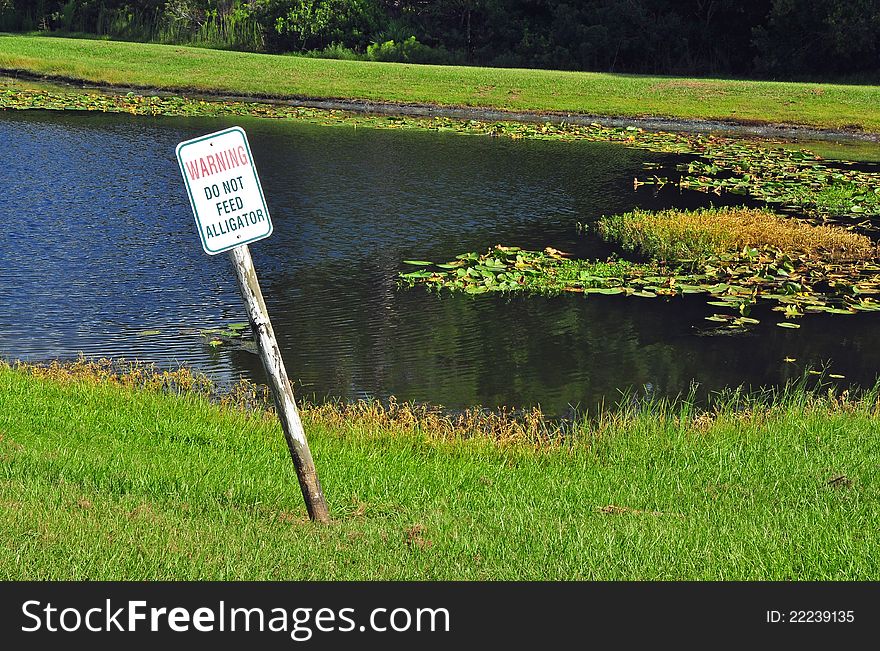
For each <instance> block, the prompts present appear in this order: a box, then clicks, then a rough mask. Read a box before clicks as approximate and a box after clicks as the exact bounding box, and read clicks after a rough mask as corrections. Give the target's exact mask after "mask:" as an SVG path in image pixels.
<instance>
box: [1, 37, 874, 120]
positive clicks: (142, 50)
mask: <svg viewBox="0 0 880 651" xmlns="http://www.w3.org/2000/svg"><path fill="white" fill-rule="evenodd" d="M0 68H2V69H7V70H22V71H28V72H32V73H36V74H41V75H56V76H62V77H69V78H74V79H79V80H84V81H89V82H95V83H100V84H116V85H136V86H145V87H154V88H162V89H175V90H183V89H190V90H201V91H209V92H220V93H230V94H236V95H255V96H270V97H310V98H340V99H359V100H373V101H387V102H398V103H419V104H436V105H445V106H469V107H488V108H498V109H504V110H519V111H535V112H563V113H569V112H570V113H585V114H593V115H606V116H627V117H636V116H642V117H644V116H662V117H672V118H696V119H713V120H733V121H738V122H745V123H784V124H791V125H806V126H812V127H820V128H831V129H840V128H855V129H863V130H865V131H870V132H880V108H878V107H880V87H877V86H859V85H834V84H817V83H778V82H757V81H734V80H720V79H687V78H673V77H651V76H638V75H616V74H599V73H583V72H561V71H547V70H522V69H499V68H476V67H464V66H425V65H410V64H395V63H376V62H363V61H336V60H323V59H310V58H301V57H291V56H277V55H266V54H252V53H243V52H230V51H220V50H208V49H199V48H191V47H183V46H175V45H155V44H142V43H125V42H114V41H105V40H87V39H64V38H52V37H43V36H24V35H15V36H13V35H0Z"/></svg>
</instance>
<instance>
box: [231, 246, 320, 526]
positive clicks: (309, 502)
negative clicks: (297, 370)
mask: <svg viewBox="0 0 880 651" xmlns="http://www.w3.org/2000/svg"><path fill="white" fill-rule="evenodd" d="M229 257H230V259H231V260H232V266H233V267H234V268H235V275H236V277H237V278H238V288H239V290H240V291H241V297H242V299H244V304H245V306H246V307H247V312H248V321H250V324H251V330H253V332H254V339H255V340H256V342H257V350H258V351H259V352H260V358H261V359H262V360H263V366H264V367H265V369H266V375H267V376H268V377H269V385H270V386H271V388H272V395H273V396H274V398H275V410H276V411H277V412H278V418H279V420H280V421H281V428H282V429H283V430H284V438H285V439H286V440H287V447H288V449H289V450H290V457H291V458H292V459H293V465H294V466H295V467H296V476H297V478H298V479H299V487H300V488H301V489H302V494H303V498H304V499H305V501H306V509H307V510H308V512H309V517H310V518H311V519H312V520H315V521H316V522H322V523H328V522H330V511H329V510H328V508H327V500H326V499H325V498H324V492H323V491H322V490H321V482H320V481H319V480H318V473H317V472H316V471H315V462H314V461H313V460H312V453H311V451H310V450H309V444H308V441H306V435H305V431H304V430H303V426H302V421H301V420H300V417H299V410H298V409H297V408H296V401H295V400H294V397H293V389H292V388H291V386H290V380H288V378H287V371H286V370H285V368H284V360H283V359H281V350H280V349H279V348H278V342H277V341H276V340H275V331H274V330H273V329H272V323H271V321H269V312H268V311H267V310H266V302H265V301H264V300H263V292H262V291H260V285H259V283H258V282H257V272H256V269H254V263H253V260H252V259H251V252H250V250H249V249H248V246H247V244H245V245H242V246H238V247H236V248H234V249H232V250H231V251H230V252H229Z"/></svg>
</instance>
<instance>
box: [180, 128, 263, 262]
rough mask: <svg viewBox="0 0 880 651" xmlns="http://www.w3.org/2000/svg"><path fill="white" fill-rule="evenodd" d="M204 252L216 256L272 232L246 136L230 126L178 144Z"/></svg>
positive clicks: (184, 176)
mask: <svg viewBox="0 0 880 651" xmlns="http://www.w3.org/2000/svg"><path fill="white" fill-rule="evenodd" d="M177 161H178V163H180V171H181V173H182V174H183V180H184V181H185V182H186V189H187V191H188V192H189V201H190V204H191V205H192V209H193V214H194V215H195V218H196V227H197V228H198V229H199V237H201V240H202V248H204V249H205V253H208V254H209V255H215V254H217V253H222V252H223V251H228V250H229V249H233V248H235V247H236V246H241V245H242V244H249V243H251V242H256V241H257V240H261V239H263V238H265V237H269V236H270V235H271V234H272V220H271V219H270V218H269V209H268V208H267V207H266V199H265V197H264V196H263V188H262V187H260V179H259V178H257V168H256V167H255V166H254V160H253V157H252V156H251V148H250V146H249V145H248V141H247V136H246V135H245V133H244V129H242V128H241V127H232V128H230V129H225V130H223V131H218V132H216V133H209V134H208V135H206V136H201V137H200V138H193V139H192V140H187V141H185V142H182V143H180V144H179V145H177Z"/></svg>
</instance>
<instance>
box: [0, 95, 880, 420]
mask: <svg viewBox="0 0 880 651" xmlns="http://www.w3.org/2000/svg"><path fill="white" fill-rule="evenodd" d="M233 123H237V124H239V125H241V126H243V127H244V128H245V129H246V130H247V132H248V136H249V139H250V142H251V146H252V149H253V151H254V155H255V159H256V163H257V167H258V170H259V172H260V177H261V180H262V184H263V187H264V190H265V192H266V196H267V200H268V204H269V208H270V210H271V212H272V217H273V222H274V224H275V233H274V235H273V236H272V237H271V238H270V239H268V240H264V241H262V242H259V243H257V244H255V245H253V247H252V252H253V255H254V259H255V263H256V266H257V271H258V273H259V275H260V279H261V283H262V286H263V292H264V294H265V295H266V299H267V303H268V306H269V310H270V313H271V315H272V319H273V323H274V325H275V330H276V332H277V333H278V336H279V339H280V343H281V346H282V349H283V351H284V355H285V360H286V363H287V366H288V370H289V372H290V374H291V376H292V378H293V379H295V380H296V381H297V382H298V385H299V392H300V393H301V394H309V395H314V396H317V397H319V398H320V397H323V396H335V397H342V398H357V397H365V396H377V397H386V396H388V395H395V396H397V397H398V398H400V399H404V400H416V401H426V402H431V403H435V404H442V405H446V406H448V407H453V408H455V407H463V406H469V405H474V404H483V405H487V406H493V405H499V404H506V405H510V406H529V405H535V404H540V405H541V406H543V407H544V409H545V410H546V411H548V412H551V413H560V414H561V413H567V412H568V411H569V410H570V408H571V407H572V406H580V407H581V408H584V407H588V406H593V405H595V404H596V403H598V402H603V401H604V402H605V403H606V404H607V403H614V402H616V401H617V400H618V399H619V398H620V391H621V390H624V391H625V390H633V391H636V392H642V391H644V390H645V389H644V388H645V387H646V386H647V387H648V388H649V390H650V391H652V392H653V393H655V394H656V395H670V396H674V395H677V394H679V393H682V392H684V393H686V392H687V391H688V389H689V387H690V385H691V383H692V382H697V383H699V385H700V387H701V389H702V390H703V391H712V390H717V389H722V388H724V387H730V386H737V385H740V384H746V385H751V386H764V385H775V384H779V383H781V382H784V381H786V380H787V379H789V378H791V377H795V376H799V375H800V374H801V373H802V372H803V368H804V367H805V366H806V365H814V366H821V365H823V364H825V363H827V362H829V361H830V362H831V372H835V373H841V374H844V375H845V376H846V380H845V381H843V382H844V383H849V382H853V383H860V384H870V383H872V382H873V380H874V378H875V376H876V374H877V372H878V369H880V353H878V347H877V345H876V338H875V332H876V328H877V326H878V325H880V319H878V315H871V314H864V315H855V316H850V317H833V316H812V317H809V318H806V319H804V320H803V321H802V324H803V325H802V328H801V329H800V330H798V331H790V330H783V329H781V328H777V327H775V326H774V325H773V323H774V322H775V321H777V320H779V319H775V318H773V313H770V312H767V313H765V314H763V316H765V317H767V318H766V319H765V324H763V325H762V326H760V327H759V328H758V329H757V330H756V331H755V332H754V333H752V334H749V335H745V336H711V337H707V336H702V331H703V329H704V328H705V326H706V324H707V323H708V322H706V321H704V319H703V317H704V316H706V315H707V314H709V313H710V308H707V307H706V306H705V305H704V302H703V300H702V299H700V298H699V297H696V298H695V297H686V298H685V299H677V300H673V301H665V300H660V299H658V300H638V299H632V298H631V299H626V298H623V297H591V298H589V299H584V298H583V297H580V296H573V295H572V296H562V297H558V298H546V299H545V298H528V299H525V298H512V299H511V298H504V297H493V296H480V297H476V298H472V297H461V296H449V295H446V296H444V297H443V298H437V297H436V296H434V295H431V294H428V293H427V292H426V291H424V290H423V289H421V288H417V289H415V290H399V289H398V288H397V280H396V277H397V274H398V272H399V271H400V270H401V269H402V268H405V267H404V266H402V265H401V264H400V262H401V260H404V259H408V258H417V259H425V258H427V259H433V260H437V261H440V260H445V259H449V258H451V257H452V256H454V255H456V254H458V253H461V252H465V251H470V250H485V249H487V248H488V247H490V246H491V245H493V244H497V243H504V244H508V245H517V246H521V247H527V248H543V247H545V246H548V245H550V246H554V247H556V248H558V249H562V250H567V251H572V252H574V253H577V254H578V255H588V256H605V255H607V254H608V253H609V252H610V249H607V248H605V247H604V246H603V245H602V244H600V243H597V242H594V241H590V240H588V239H585V238H584V237H582V236H579V235H578V234H577V232H576V229H575V224H576V223H577V222H589V221H592V220H595V219H596V218H598V217H600V216H601V215H603V214H610V213H614V212H619V211H624V210H629V209H631V208H633V207H635V206H637V205H639V206H646V207H651V208H659V207H663V206H668V205H672V203H673V202H674V203H676V204H678V205H697V204H700V203H703V202H705V201H706V200H707V199H706V197H704V196H703V195H697V194H693V195H685V196H679V195H678V194H674V193H669V194H665V195H660V196H655V195H654V193H653V190H652V189H650V188H640V190H639V192H635V191H634V190H633V187H632V178H633V176H635V175H636V174H637V173H638V172H639V170H640V169H641V164H642V162H643V161H646V160H649V159H650V158H651V157H652V156H653V155H651V154H648V153H646V152H640V151H636V150H630V149H625V148H623V147H619V146H615V145H603V144H594V143H569V144H566V143H550V142H534V141H532V142H529V141H511V140H507V139H494V138H488V137H476V136H469V137H466V136H458V135H454V134H430V133H418V132H405V131H381V130H369V129H363V128H360V129H355V128H353V127H320V126H311V125H303V124H292V123H281V122H274V121H256V120H237V121H235V122H231V121H228V120H217V119H172V118H156V119H149V118H143V117H138V118H134V117H131V118H126V117H124V116H118V115H96V114H81V115H80V114H60V113H49V112H39V113H27V114H23V113H2V114H0V170H2V182H0V189H2V193H0V200H2V207H0V220H2V221H0V274H2V279H0V357H3V358H6V359H22V360H30V361H41V360H46V359H50V358H73V357H76V356H77V355H78V354H79V353H84V354H85V355H87V356H91V357H99V356H112V357H125V358H127V359H140V360H146V361H153V362H156V363H158V364H160V365H167V366H170V365H175V364H178V363H187V364H190V365H193V366H195V367H196V368H198V369H201V370H204V371H206V372H208V373H209V374H211V375H212V376H213V377H214V378H216V379H217V380H219V381H229V380H232V379H234V378H236V377H238V376H240V375H245V376H248V377H253V378H256V379H260V377H261V369H260V365H259V360H258V358H256V357H255V356H254V355H252V354H250V353H248V352H246V351H243V350H225V349H223V348H220V349H219V350H216V351H215V350H213V349H211V348H210V347H208V346H206V345H205V344H204V343H203V341H202V339H201V338H200V337H199V336H198V335H197V334H193V333H192V331H191V329H193V328H200V327H202V328H205V327H216V326H221V325H223V324H226V323H229V322H235V321H243V320H245V316H244V311H243V308H242V306H241V303H240V299H239V297H238V295H237V292H236V286H235V283H234V280H233V276H232V272H231V268H230V266H229V262H228V260H227V258H226V257H225V256H222V255H221V256H207V255H205V254H204V253H203V252H202V250H201V246H200V244H199V240H198V236H197V234H196V231H195V227H194V224H193V218H192V214H191V212H190V208H189V205H188V203H187V199H186V195H185V191H184V187H183V183H182V180H181V178H180V172H179V170H178V168H177V165H176V162H175V159H174V147H175V145H176V144H177V143H178V142H180V141H182V140H185V139H188V138H191V137H194V136H196V135H199V134H203V133H207V132H210V131H215V130H218V129H221V128H224V127H227V126H230V125H231V124H233ZM758 316H759V317H760V316H762V315H761V314H759V315H758ZM144 330H160V331H161V334H159V335H153V336H145V335H139V334H138V333H139V332H141V331H144ZM786 357H790V358H796V360H797V361H796V362H794V363H787V362H784V361H783V359H784V358H786Z"/></svg>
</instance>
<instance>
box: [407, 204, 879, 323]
mask: <svg viewBox="0 0 880 651" xmlns="http://www.w3.org/2000/svg"><path fill="white" fill-rule="evenodd" d="M765 219H766V221H764V220H765ZM603 222H604V224H605V226H604V227H602V225H601V223H600V227H599V232H600V234H602V235H603V236H604V237H606V238H608V239H609V240H612V241H616V242H618V243H621V244H623V245H624V247H625V248H630V249H638V250H640V251H641V252H643V253H646V254H648V255H650V256H653V257H654V258H655V259H654V260H651V261H648V262H642V263H636V262H628V261H625V260H609V261H606V262H601V261H587V260H572V259H570V258H569V256H567V255H566V254H564V253H562V252H560V251H557V250H555V249H552V248H548V249H546V250H544V251H524V250H522V249H518V248H516V247H505V246H500V245H498V246H495V247H494V248H493V249H491V250H490V251H488V252H487V253H484V254H477V253H466V254H462V255H459V256H457V257H456V259H455V260H454V261H452V262H448V263H444V264H439V265H434V264H432V263H430V262H425V261H408V262H409V263H410V264H415V265H417V266H419V267H420V268H419V269H418V270H416V271H410V272H405V273H402V274H401V280H402V282H404V283H405V284H407V285H409V286H412V285H415V284H424V285H426V286H428V287H429V288H431V289H434V290H437V291H439V290H442V289H449V290H451V291H464V292H466V293H468V294H482V293H486V292H492V291H494V292H527V293H534V294H544V295H554V294H559V293H561V292H573V293H583V294H584V295H589V294H606V295H613V294H620V295H625V296H634V297H639V298H657V297H658V296H665V297H673V296H678V295H682V294H705V295H706V296H707V298H708V299H709V300H708V301H707V303H708V304H709V305H711V306H713V307H718V308H725V310H726V311H725V312H720V313H715V314H712V315H711V316H709V317H707V318H708V320H709V321H711V322H714V323H717V324H721V325H720V327H721V328H723V329H731V328H733V329H743V328H747V327H750V326H754V325H756V324H758V323H759V320H758V319H756V318H754V316H753V315H752V308H753V306H754V305H755V304H756V303H757V302H758V301H759V300H764V301H769V302H772V303H773V304H774V305H773V308H772V309H773V310H775V311H778V312H782V313H783V315H784V317H785V320H784V321H781V322H779V323H778V324H777V325H779V326H781V327H784V328H798V327H800V326H799V325H798V324H797V323H794V322H793V321H792V320H793V319H796V318H798V317H801V316H803V315H805V314H808V313H816V312H825V313H829V314H856V313H857V312H877V311H880V301H878V300H877V298H876V296H877V295H878V294H880V256H878V251H877V247H876V245H874V243H873V242H872V241H871V240H870V239H869V238H867V237H865V236H863V235H857V234H854V233H851V232H849V231H847V230H846V229H843V228H841V227H838V226H813V225H810V224H806V223H804V222H801V221H798V220H793V219H790V218H785V217H780V216H778V215H773V214H772V213H770V214H765V212H764V211H760V210H758V211H755V210H746V209H707V210H701V211H694V212H688V211H680V210H667V211H663V212H662V213H647V212H644V211H634V212H632V213H627V214H626V215H620V216H617V217H614V218H606V220H603ZM691 240H692V241H691ZM740 245H742V248H741V249H739V248H738V247H739V246H740Z"/></svg>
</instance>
